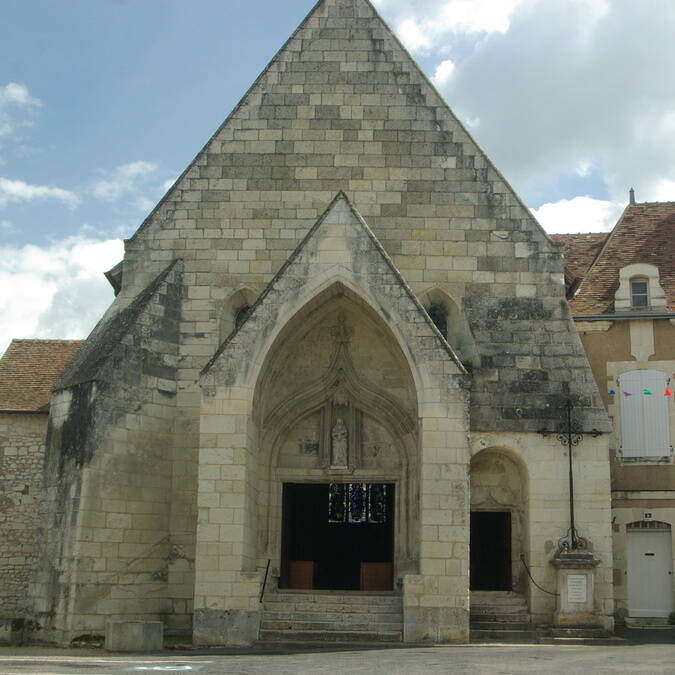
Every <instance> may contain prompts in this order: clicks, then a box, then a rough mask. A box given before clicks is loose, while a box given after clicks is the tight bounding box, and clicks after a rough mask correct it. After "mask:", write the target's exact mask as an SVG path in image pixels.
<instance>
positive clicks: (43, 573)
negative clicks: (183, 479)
mask: <svg viewBox="0 0 675 675" xmlns="http://www.w3.org/2000/svg"><path fill="white" fill-rule="evenodd" d="M180 293H181V278H180V265H179V264H177V265H172V266H170V267H168V268H167V269H166V270H165V272H164V273H163V274H162V275H160V276H159V277H158V278H157V279H156V280H155V281H153V283H152V284H151V285H150V286H149V287H148V288H147V289H145V291H144V292H143V293H141V294H140V295H139V296H138V298H137V299H136V300H135V301H134V302H133V303H131V304H130V305H129V306H128V307H127V309H126V310H123V311H122V312H119V313H118V314H116V315H115V316H109V317H108V319H107V320H106V321H105V322H104V323H103V324H99V326H97V328H96V329H95V331H94V333H93V334H92V336H91V337H90V339H89V341H88V342H87V343H86V344H85V345H84V346H83V348H82V350H81V352H79V353H78V355H77V356H76V357H75V359H74V360H73V362H72V363H71V364H70V366H69V367H68V368H67V369H66V371H65V373H64V375H63V377H62V379H61V381H60V382H59V384H58V385H57V387H59V389H58V390H57V392H56V393H55V395H54V397H53V399H52V412H51V417H50V426H49V440H48V449H47V461H46V476H47V480H46V483H47V492H46V501H45V503H44V505H43V508H44V515H43V517H42V522H43V525H44V535H43V536H42V538H41V539H42V542H43V543H42V545H41V551H40V560H39V564H38V569H39V575H38V578H37V580H36V583H35V585H34V586H33V589H32V594H33V598H34V600H35V616H34V618H35V619H36V620H37V621H38V623H39V624H40V628H41V634H40V636H39V637H41V638H43V639H49V640H54V641H57V642H60V643H64V644H67V643H68V642H70V640H72V639H73V638H74V637H77V636H78V635H81V634H92V633H94V634H102V633H103V631H104V628H105V622H106V620H108V619H114V618H116V617H125V618H127V619H132V618H135V619H146V620H148V619H152V620H158V619H161V618H165V617H169V619H168V620H167V630H173V629H176V628H177V629H179V630H180V629H182V630H188V629H189V623H190V617H189V612H190V611H191V595H192V583H191V572H190V570H189V569H187V568H189V564H190V563H189V560H188V559H187V556H185V555H184V553H183V551H182V549H180V547H177V546H175V545H174V543H173V542H172V540H171V538H170V536H169V527H168V524H169V518H170V509H171V504H170V494H171V481H172V462H171V460H172V432H173V419H174V409H175V408H174V402H175V396H176V382H175V369H176V352H177V346H176V343H177V341H178V330H177V328H178V324H177V320H176V319H177V316H178V307H179V299H180ZM61 387H62V388H61ZM172 567H177V568H178V569H179V570H181V571H177V572H176V574H174V580H175V581H176V583H177V585H180V594H179V595H180V598H179V599H178V600H177V601H176V602H175V603H174V597H172V596H173V595H174V594H172V593H171V592H170V591H169V577H170V571H171V568H172ZM183 574H186V575H187V576H188V577H189V581H188V582H186V583H185V588H183V584H182V582H183V581H184V579H183ZM176 594H178V592H177V593H176ZM177 624H178V625H177Z"/></svg>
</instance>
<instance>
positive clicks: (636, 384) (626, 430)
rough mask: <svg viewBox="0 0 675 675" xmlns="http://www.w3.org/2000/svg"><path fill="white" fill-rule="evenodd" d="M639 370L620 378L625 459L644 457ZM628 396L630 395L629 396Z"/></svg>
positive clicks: (622, 452) (622, 448) (622, 436)
mask: <svg viewBox="0 0 675 675" xmlns="http://www.w3.org/2000/svg"><path fill="white" fill-rule="evenodd" d="M641 382H642V378H641V377H640V371H639V370H631V371H630V372H628V373H623V374H622V375H621V377H620V378H619V387H620V389H619V396H621V454H622V455H623V456H624V457H644V453H643V449H642V446H643V443H642V440H643V438H644V436H645V432H644V419H643V417H642V400H641V399H642V393H641V392H642V389H641V387H640V383H641ZM627 394H628V395H627Z"/></svg>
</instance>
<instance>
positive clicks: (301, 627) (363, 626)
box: [261, 619, 403, 633]
mask: <svg viewBox="0 0 675 675" xmlns="http://www.w3.org/2000/svg"><path fill="white" fill-rule="evenodd" d="M261 630H263V631H268V630H269V631H279V630H282V631H294V632H300V633H304V632H307V631H328V632H330V631H335V630H340V631H349V632H372V631H378V632H380V631H384V632H391V631H399V632H400V631H402V630H403V622H402V621H397V622H390V623H379V624H376V623H371V622H366V623H359V622H356V621H353V622H345V623H343V624H336V623H335V622H334V621H268V620H267V619H265V620H264V621H263V622H262V625H261Z"/></svg>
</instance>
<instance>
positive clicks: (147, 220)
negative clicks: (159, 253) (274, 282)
mask: <svg viewBox="0 0 675 675" xmlns="http://www.w3.org/2000/svg"><path fill="white" fill-rule="evenodd" d="M328 1H329V0H318V2H317V3H316V4H315V5H314V6H313V7H312V9H310V10H309V12H308V13H307V15H306V16H305V18H304V19H303V20H302V21H301V22H300V23H299V24H298V27H297V28H296V29H295V30H294V31H293V32H292V33H291V35H290V37H289V38H288V39H287V40H286V41H285V42H284V43H283V44H282V45H281V47H279V49H278V50H277V51H276V53H275V54H274V56H273V57H272V58H271V59H270V61H269V63H268V64H267V65H266V66H265V67H264V68H263V69H262V70H261V71H260V73H259V74H258V77H256V78H255V80H253V82H252V84H251V86H250V87H249V88H248V89H247V90H246V91H245V92H244V94H243V96H242V97H241V98H240V99H239V101H238V102H237V103H236V105H235V106H234V108H232V110H231V111H230V114H229V115H228V116H227V117H226V118H225V119H224V120H223V122H222V123H221V124H220V125H219V126H218V128H217V129H216V130H215V131H214V132H213V133H212V134H211V136H209V138H208V140H207V141H206V143H204V145H203V146H202V147H201V148H200V149H199V151H198V152H197V154H196V155H195V156H194V157H193V159H192V160H191V161H190V163H189V164H188V165H187V167H186V168H185V170H184V171H183V172H182V173H181V174H180V176H178V178H176V180H175V181H174V182H173V185H172V186H171V187H170V188H169V189H168V190H167V191H166V192H165V193H164V196H163V197H162V198H161V199H160V200H159V201H158V202H157V204H156V205H155V208H153V209H152V211H150V213H148V215H147V216H146V217H145V218H144V220H143V222H142V223H141V224H140V225H139V226H138V229H137V230H136V231H135V232H134V233H133V234H132V235H131V236H130V237H129V240H128V241H133V240H134V239H135V238H136V235H137V234H139V233H140V232H141V231H142V230H144V229H145V228H146V227H147V226H148V225H149V224H150V222H151V221H152V218H153V217H154V215H155V214H156V213H157V211H158V210H159V208H160V207H161V206H162V204H164V202H165V201H166V198H167V197H168V196H169V193H170V192H171V191H172V190H173V188H174V187H175V186H176V185H177V184H178V183H179V182H180V181H181V180H182V179H183V178H184V177H185V175H186V174H187V173H188V171H189V170H190V169H191V168H192V167H193V166H194V165H195V163H196V162H197V160H198V159H199V158H200V157H201V155H202V154H203V153H204V152H205V151H206V149H207V148H208V147H209V145H211V143H213V141H214V140H215V139H216V137H217V136H218V134H219V133H220V132H221V131H222V130H223V129H224V128H225V127H226V126H227V125H228V123H229V121H230V120H231V119H232V118H233V117H234V116H235V115H236V114H237V112H238V111H239V110H240V109H241V107H242V106H243V105H244V102H245V101H246V99H247V98H248V97H249V96H250V95H251V94H252V93H253V91H254V90H255V88H256V86H257V85H258V83H259V82H260V81H261V80H262V79H263V78H264V77H265V75H267V73H268V72H269V70H270V68H271V67H272V66H273V65H274V64H275V63H276V62H277V61H278V60H279V57H280V56H281V54H282V53H283V52H284V51H285V49H286V47H288V45H289V44H290V43H291V42H292V41H293V39H294V38H295V36H296V35H297V34H298V33H299V32H300V31H301V30H302V29H303V28H304V27H305V26H306V25H307V23H308V22H309V20H310V19H311V18H312V16H314V14H315V13H316V12H317V10H318V9H319V8H320V7H321V5H323V4H324V3H325V2H328ZM365 2H367V3H368V4H369V5H370V6H371V7H372V4H371V3H370V0H365Z"/></svg>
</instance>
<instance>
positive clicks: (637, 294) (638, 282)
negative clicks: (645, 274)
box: [630, 279, 649, 309]
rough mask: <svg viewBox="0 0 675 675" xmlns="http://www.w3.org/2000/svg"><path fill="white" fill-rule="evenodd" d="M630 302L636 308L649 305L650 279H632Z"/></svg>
mask: <svg viewBox="0 0 675 675" xmlns="http://www.w3.org/2000/svg"><path fill="white" fill-rule="evenodd" d="M630 304H631V307H634V308H635V309H643V308H645V307H649V281H648V280H647V279H631V281H630Z"/></svg>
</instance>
